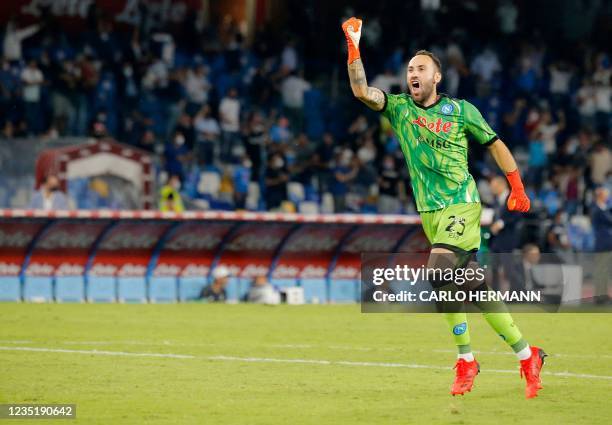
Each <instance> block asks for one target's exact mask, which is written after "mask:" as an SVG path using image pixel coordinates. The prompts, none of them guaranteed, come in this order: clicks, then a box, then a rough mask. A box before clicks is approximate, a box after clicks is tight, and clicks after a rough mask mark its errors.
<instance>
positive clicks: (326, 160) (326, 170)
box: [313, 133, 336, 193]
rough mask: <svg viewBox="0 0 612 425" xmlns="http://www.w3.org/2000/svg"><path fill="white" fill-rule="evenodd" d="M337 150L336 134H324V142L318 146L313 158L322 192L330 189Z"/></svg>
mask: <svg viewBox="0 0 612 425" xmlns="http://www.w3.org/2000/svg"><path fill="white" fill-rule="evenodd" d="M335 151H336V146H335V143H334V136H332V134H331V133H325V134H323V142H322V143H321V144H319V146H318V147H317V150H316V152H315V154H314V158H313V163H314V164H313V165H314V168H315V170H316V173H317V180H318V184H319V192H320V193H324V192H327V191H328V190H329V189H330V185H331V181H332V167H333V159H334V154H335Z"/></svg>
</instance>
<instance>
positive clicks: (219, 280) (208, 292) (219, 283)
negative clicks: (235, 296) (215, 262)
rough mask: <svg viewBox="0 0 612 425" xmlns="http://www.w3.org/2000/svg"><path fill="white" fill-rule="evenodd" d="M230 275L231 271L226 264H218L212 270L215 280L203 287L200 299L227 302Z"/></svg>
mask: <svg viewBox="0 0 612 425" xmlns="http://www.w3.org/2000/svg"><path fill="white" fill-rule="evenodd" d="M229 276H230V271H229V269H228V268H227V267H225V266H217V267H215V269H214V270H213V272H212V277H213V281H212V283H211V284H210V285H208V286H206V287H204V289H202V293H201V294H200V299H203V300H206V301H209V302H225V301H226V300H227V292H226V290H225V287H226V286H227V281H228V278H229Z"/></svg>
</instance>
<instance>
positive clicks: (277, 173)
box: [265, 152, 289, 210]
mask: <svg viewBox="0 0 612 425" xmlns="http://www.w3.org/2000/svg"><path fill="white" fill-rule="evenodd" d="M288 181H289V174H288V173H287V167H286V165H285V160H284V158H283V156H282V155H281V154H280V153H278V152H277V153H274V154H272V155H271V156H270V159H269V160H268V168H267V170H266V178H265V183H266V196H265V198H266V207H267V209H268V210H275V209H277V208H279V207H280V206H281V204H282V203H283V201H284V200H286V199H287V182H288Z"/></svg>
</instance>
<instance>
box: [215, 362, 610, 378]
mask: <svg viewBox="0 0 612 425" xmlns="http://www.w3.org/2000/svg"><path fill="white" fill-rule="evenodd" d="M206 359H207V360H221V361H235V362H255V363H311V364H321V365H341V366H363V367H393V368H407V369H430V370H452V368H450V367H446V366H434V365H421V364H410V363H381V362H353V361H346V360H308V359H271V358H266V357H233V356H212V357H206ZM486 372H493V373H512V374H518V373H519V371H518V368H517V369H516V370H506V369H486ZM542 375H546V376H561V377H565V378H583V379H604V380H611V381H612V376H607V375H590V374H584V373H571V372H542Z"/></svg>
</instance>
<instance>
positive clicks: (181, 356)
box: [0, 347, 195, 359]
mask: <svg viewBox="0 0 612 425" xmlns="http://www.w3.org/2000/svg"><path fill="white" fill-rule="evenodd" d="M0 350H4V351H35V352H43V353H71V354H91V355H97V356H131V357H162V358H169V359H195V356H190V355H187V354H171V353H129V352H126V351H100V350H67V349H64V348H40V347H0Z"/></svg>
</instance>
